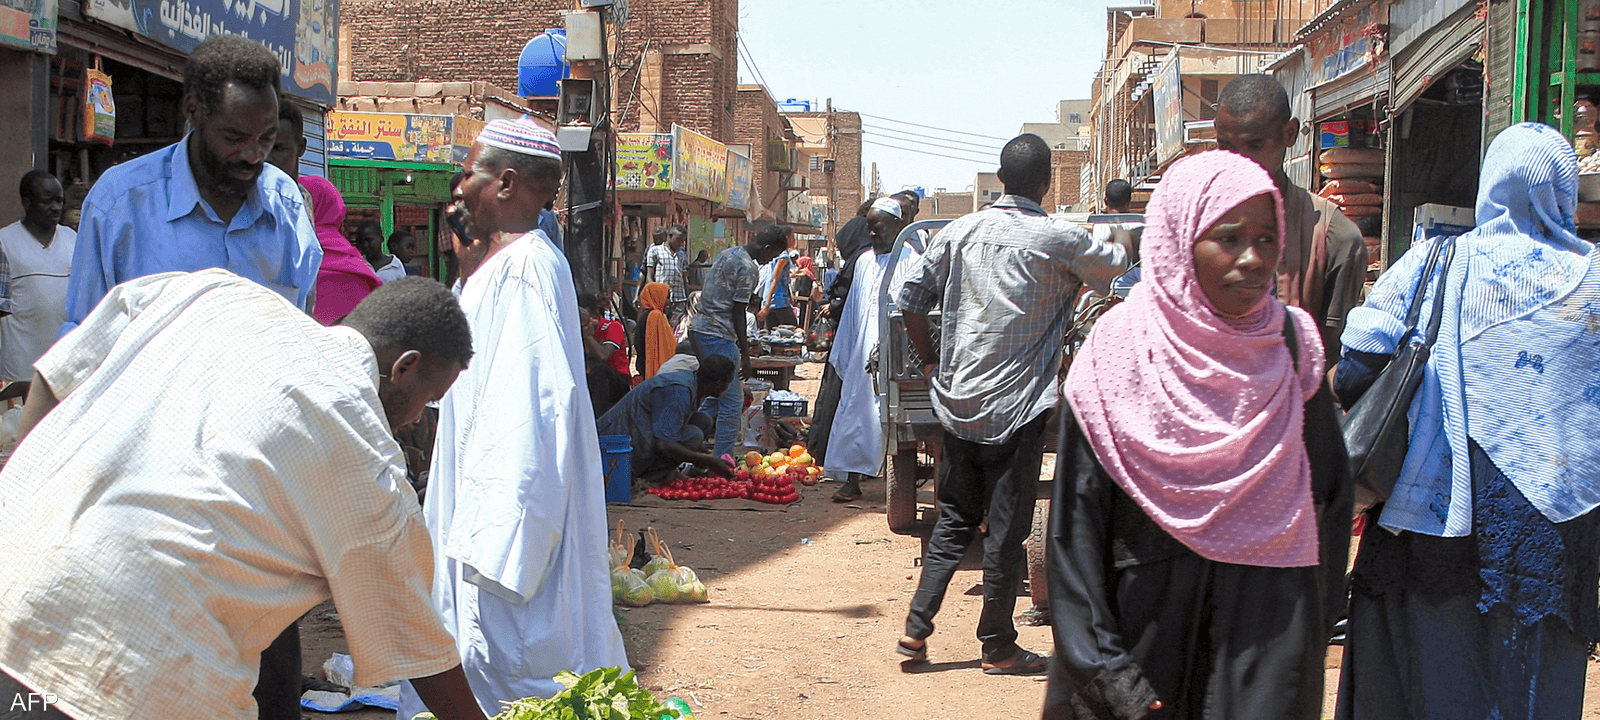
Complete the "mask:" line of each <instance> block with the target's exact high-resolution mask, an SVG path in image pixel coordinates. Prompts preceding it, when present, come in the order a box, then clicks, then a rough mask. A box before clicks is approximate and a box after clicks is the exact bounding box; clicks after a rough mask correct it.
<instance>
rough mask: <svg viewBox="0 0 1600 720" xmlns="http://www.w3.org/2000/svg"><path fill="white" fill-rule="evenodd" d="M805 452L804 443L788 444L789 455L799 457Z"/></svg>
mask: <svg viewBox="0 0 1600 720" xmlns="http://www.w3.org/2000/svg"><path fill="white" fill-rule="evenodd" d="M805 453H806V446H804V445H798V444H797V445H790V446H789V457H800V456H801V455H804V454H805Z"/></svg>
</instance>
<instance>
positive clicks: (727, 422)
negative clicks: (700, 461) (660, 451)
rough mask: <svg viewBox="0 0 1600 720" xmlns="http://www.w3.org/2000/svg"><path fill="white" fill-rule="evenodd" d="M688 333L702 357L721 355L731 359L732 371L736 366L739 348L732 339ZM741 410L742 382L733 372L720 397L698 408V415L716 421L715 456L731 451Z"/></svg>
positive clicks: (736, 437)
mask: <svg viewBox="0 0 1600 720" xmlns="http://www.w3.org/2000/svg"><path fill="white" fill-rule="evenodd" d="M690 334H691V335H693V336H694V341H695V343H696V344H697V345H699V346H700V352H702V353H705V354H706V355H721V356H723V357H725V358H728V359H729V360H732V361H733V366H734V367H735V368H737V367H739V360H740V357H739V346H738V345H736V344H735V343H734V342H733V341H732V340H727V339H724V338H720V337H717V336H715V335H707V334H705V333H700V332H692V331H691V332H690ZM743 409H744V383H741V382H739V375H738V373H737V372H735V373H734V376H733V382H730V383H728V389H727V390H726V391H724V392H723V393H722V395H721V396H720V397H710V398H706V401H705V404H703V405H701V406H700V412H703V413H705V414H707V415H709V416H711V417H713V418H716V420H717V443H716V450H715V451H714V453H715V454H716V456H717V457H722V456H723V455H726V454H729V453H732V452H733V446H734V442H735V441H736V440H738V439H739V411H741V410H743Z"/></svg>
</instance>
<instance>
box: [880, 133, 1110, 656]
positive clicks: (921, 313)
mask: <svg viewBox="0 0 1600 720" xmlns="http://www.w3.org/2000/svg"><path fill="white" fill-rule="evenodd" d="M999 175H1000V181H1001V183H1003V184H1004V185H1005V190H1006V194H1005V195H1004V196H1003V197H1001V198H1000V199H999V200H998V201H996V202H995V203H994V205H992V206H991V207H989V208H988V209H985V210H982V211H979V212H976V213H973V214H971V215H967V216H965V217H962V218H960V219H958V220H956V221H955V222H952V223H950V224H949V225H948V226H946V227H945V228H944V230H943V231H941V232H940V233H939V234H938V235H937V236H935V237H934V239H933V242H932V243H931V244H930V245H929V246H928V251H927V253H926V254H925V255H923V258H922V262H923V265H922V273H921V276H920V277H918V278H916V279H914V280H912V281H911V282H908V283H906V285H905V287H904V288H902V289H901V292H900V304H901V307H902V308H903V309H904V310H905V323H906V331H907V333H908V335H909V336H910V339H911V342H912V344H913V345H914V346H915V347H916V349H917V354H918V356H920V357H923V358H934V359H936V360H937V361H936V362H930V363H928V364H927V365H926V366H924V367H923V372H924V374H926V375H927V377H928V381H929V387H930V390H931V394H932V398H933V409H934V413H935V414H936V415H937V416H938V417H939V423H940V424H941V425H943V426H944V430H945V440H944V454H943V457H942V458H941V465H940V467H939V480H938V482H939V485H938V495H939V520H938V522H937V523H936V524H935V525H934V530H933V537H932V538H930V539H929V541H928V550H927V556H926V557H924V558H923V561H922V578H921V581H920V582H919V583H918V585H917V592H916V595H915V596H913V598H912V600H911V608H910V612H909V613H908V614H907V617H906V634H905V637H903V638H901V639H900V642H899V646H898V648H897V650H898V651H899V652H900V653H901V654H902V655H906V656H908V657H910V658H912V659H913V660H921V659H925V658H926V657H927V652H928V646H927V638H928V636H929V635H932V634H933V616H934V615H935V614H937V613H938V612H939V606H940V604H941V603H942V602H943V601H944V593H945V588H946V586H948V585H949V584H950V579H951V577H952V576H954V575H955V570H956V566H957V565H959V564H960V562H961V557H962V556H963V555H965V554H966V551H967V546H969V545H971V544H972V542H973V541H974V540H975V539H976V538H977V536H978V526H979V525H980V524H981V523H982V522H983V521H984V518H985V516H987V517H988V521H989V532H988V538H987V539H986V540H985V545H984V558H983V612H982V614H981V615H980V616H979V618H978V639H979V640H981V641H982V642H983V671H984V672H985V673H988V674H991V675H1016V674H1034V673H1040V672H1043V671H1044V670H1045V667H1046V665H1047V664H1048V661H1047V659H1046V658H1042V657H1040V656H1038V655H1036V654H1034V653H1032V652H1030V651H1028V650H1026V649H1023V648H1022V647H1020V646H1018V645H1017V630H1016V627H1015V625H1013V624H1012V621H1011V613H1012V611H1013V610H1014V609H1015V608H1016V602H1017V582H1018V580H1019V574H1020V573H1021V572H1022V568H1023V560H1024V559H1025V558H1026V551H1025V550H1024V549H1023V539H1024V538H1026V537H1027V535H1028V532H1029V530H1030V529H1031V527H1032V525H1033V503H1034V497H1035V483H1036V482H1038V480H1039V470H1040V466H1041V462H1042V459H1043V457H1042V456H1043V449H1042V447H1041V446H1040V442H1041V440H1040V437H1041V435H1042V431H1043V429H1044V423H1045V412H1046V411H1047V410H1049V409H1050V408H1052V407H1055V405H1056V396H1057V392H1056V374H1057V370H1058V369H1059V368H1060V367H1061V343H1062V337H1063V335H1064V334H1065V332H1066V330H1067V327H1068V326H1069V325H1070V324H1071V320H1072V301H1073V299H1074V298H1075V297H1076V296H1077V295H1078V290H1079V289H1080V287H1081V286H1082V285H1083V284H1085V283H1087V284H1088V285H1089V286H1090V287H1092V288H1094V289H1095V290H1097V291H1099V292H1101V293H1106V292H1109V290H1110V284H1111V281H1112V279H1114V278H1116V277H1117V276H1118V275H1120V274H1121V273H1122V272H1123V270H1125V269H1126V268H1127V266H1128V258H1129V255H1130V249H1128V248H1125V247H1123V246H1122V245H1119V244H1114V243H1099V242H1096V241H1095V240H1094V239H1093V238H1091V237H1090V236H1089V235H1088V233H1085V232H1084V231H1083V230H1081V229H1079V228H1078V227H1076V226H1075V225H1073V224H1072V223H1069V222H1067V221H1065V220H1059V219H1055V218H1051V217H1050V216H1049V215H1048V214H1046V213H1045V211H1044V209H1043V208H1042V207H1040V206H1039V203H1040V202H1041V201H1042V200H1043V199H1044V195H1045V192H1046V191H1047V190H1048V189H1049V187H1050V146H1049V145H1047V144H1046V143H1045V142H1044V140H1041V139H1040V138H1039V137H1038V136H1037V135H1032V134H1024V135H1020V136H1018V137H1016V138H1015V139H1013V140H1012V141H1011V142H1009V143H1007V144H1006V146H1005V149H1004V150H1002V151H1001V154H1000V172H999ZM935 306H939V307H941V308H942V310H943V315H942V317H941V320H940V324H941V330H942V337H943V338H944V342H943V346H942V347H941V348H939V349H938V350H935V348H934V346H933V342H932V340H931V339H930V337H929V333H928V312H929V311H930V310H932V309H933V308H934V307H935Z"/></svg>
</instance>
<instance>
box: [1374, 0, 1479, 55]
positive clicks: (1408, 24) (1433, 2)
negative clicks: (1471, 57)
mask: <svg viewBox="0 0 1600 720" xmlns="http://www.w3.org/2000/svg"><path fill="white" fill-rule="evenodd" d="M1469 3H1470V4H1476V2H1475V0H1395V1H1394V3H1393V4H1391V5H1390V6H1389V52H1390V53H1399V52H1400V51H1402V50H1405V49H1406V47H1407V46H1409V45H1410V44H1411V43H1413V42H1415V41H1416V40H1417V39H1418V38H1421V37H1422V36H1423V34H1425V33H1427V32H1428V31H1430V30H1432V29H1434V28H1436V27H1438V26H1439V25H1440V24H1441V23H1443V22H1444V21H1445V20H1447V19H1448V18H1449V17H1450V16H1451V15H1454V14H1455V13H1456V11H1457V10H1460V9H1461V8H1463V7H1466V6H1467V5H1468V4H1469Z"/></svg>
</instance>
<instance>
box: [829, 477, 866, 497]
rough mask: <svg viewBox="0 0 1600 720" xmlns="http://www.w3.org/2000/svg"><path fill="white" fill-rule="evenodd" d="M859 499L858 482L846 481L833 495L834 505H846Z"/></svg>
mask: <svg viewBox="0 0 1600 720" xmlns="http://www.w3.org/2000/svg"><path fill="white" fill-rule="evenodd" d="M860 499H861V481H859V480H846V481H844V484H843V485H840V486H839V489H838V490H835V491H834V493H833V501H834V502H836V503H847V502H851V501H854V500H860Z"/></svg>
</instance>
